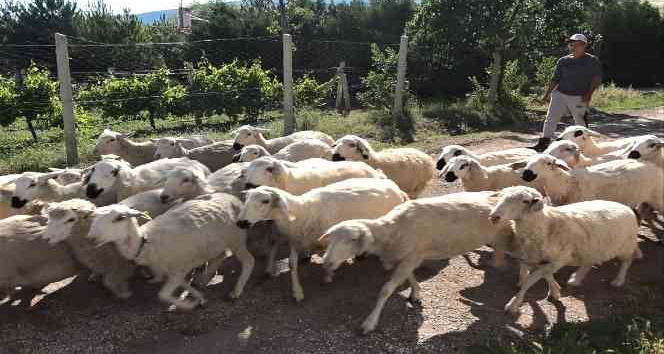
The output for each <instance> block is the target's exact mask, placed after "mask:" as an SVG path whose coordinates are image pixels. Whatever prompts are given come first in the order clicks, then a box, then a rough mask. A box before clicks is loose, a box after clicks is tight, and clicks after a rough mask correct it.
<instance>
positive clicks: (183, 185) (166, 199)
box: [159, 168, 207, 204]
mask: <svg viewBox="0 0 664 354" xmlns="http://www.w3.org/2000/svg"><path fill="white" fill-rule="evenodd" d="M205 184H206V183H205V175H204V174H203V173H202V172H200V171H192V170H188V169H184V168H179V169H176V170H174V171H172V172H170V173H169V174H168V176H167V177H166V182H165V184H164V189H163V190H162V192H161V195H160V197H159V198H160V199H161V202H162V203H164V204H169V203H171V202H173V201H174V200H176V199H179V198H184V199H191V198H194V197H197V196H198V195H199V194H201V191H202V190H205V189H206V187H207V186H206V185H205Z"/></svg>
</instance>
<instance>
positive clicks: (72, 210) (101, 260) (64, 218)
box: [42, 199, 136, 299]
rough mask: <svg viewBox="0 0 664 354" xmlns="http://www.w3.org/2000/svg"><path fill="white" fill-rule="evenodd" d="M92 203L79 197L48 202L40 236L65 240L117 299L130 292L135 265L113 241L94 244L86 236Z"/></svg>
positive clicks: (77, 257) (92, 211)
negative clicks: (109, 243) (43, 226)
mask: <svg viewBox="0 0 664 354" xmlns="http://www.w3.org/2000/svg"><path fill="white" fill-rule="evenodd" d="M94 211H95V205H94V204H92V203H90V202H89V201H87V200H83V199H71V200H67V201H64V202H60V203H51V204H49V206H48V208H47V213H48V224H47V227H46V230H44V234H43V236H42V237H44V238H45V239H47V240H48V242H49V243H50V244H51V245H56V244H59V243H60V242H63V241H64V242H66V244H67V246H68V247H69V249H70V250H71V252H72V253H73V255H74V257H76V259H77V260H78V261H79V262H81V264H83V265H84V266H85V267H87V268H88V269H90V270H91V271H92V272H93V273H94V274H99V275H102V276H103V281H102V283H103V284H104V286H105V287H106V288H107V289H108V290H110V291H111V292H112V293H113V295H115V296H116V297H118V298H120V299H127V298H129V297H130V296H131V292H130V291H129V278H130V277H131V276H132V275H133V274H134V270H135V269H136V266H135V265H134V264H132V263H130V262H129V261H128V260H127V259H126V258H124V257H122V256H121V255H120V253H118V251H117V250H116V249H115V247H114V246H113V245H103V246H101V247H97V245H96V244H95V243H94V242H93V241H92V240H90V239H88V238H87V235H88V232H89V231H90V226H91V225H92V214H93V213H94Z"/></svg>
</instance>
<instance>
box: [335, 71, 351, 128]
mask: <svg viewBox="0 0 664 354" xmlns="http://www.w3.org/2000/svg"><path fill="white" fill-rule="evenodd" d="M345 68H346V62H345V61H342V62H341V63H339V67H338V68H337V102H336V108H337V112H339V113H341V114H343V115H347V114H348V113H350V92H349V90H348V78H347V77H346V73H345V72H344V70H345Z"/></svg>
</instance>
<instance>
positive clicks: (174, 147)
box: [151, 135, 214, 160]
mask: <svg viewBox="0 0 664 354" xmlns="http://www.w3.org/2000/svg"><path fill="white" fill-rule="evenodd" d="M151 140H152V142H153V143H154V144H155V146H156V147H157V149H156V150H155V152H154V159H155V160H158V159H165V158H172V157H179V156H177V154H179V153H180V149H181V148H185V149H193V148H197V147H201V146H205V145H210V144H213V143H214V141H212V139H210V138H208V137H206V136H203V135H193V136H191V137H189V138H174V137H166V138H157V139H151Z"/></svg>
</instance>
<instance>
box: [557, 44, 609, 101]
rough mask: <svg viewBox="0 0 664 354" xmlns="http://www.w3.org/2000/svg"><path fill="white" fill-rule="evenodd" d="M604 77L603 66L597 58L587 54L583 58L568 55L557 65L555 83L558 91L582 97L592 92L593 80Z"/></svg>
mask: <svg viewBox="0 0 664 354" xmlns="http://www.w3.org/2000/svg"><path fill="white" fill-rule="evenodd" d="M595 76H599V77H600V78H601V77H602V65H601V64H600V62H599V60H598V59H597V57H596V56H594V55H591V54H588V53H586V55H584V56H582V57H581V58H575V57H574V56H572V55H571V54H570V55H566V56H564V57H562V58H560V59H558V62H557V63H556V70H555V72H554V73H553V78H552V80H553V81H556V82H558V88H557V90H558V91H560V92H562V93H564V94H566V95H570V96H582V95H584V94H585V93H586V92H588V91H589V90H590V84H591V82H592V78H593V77H595Z"/></svg>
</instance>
